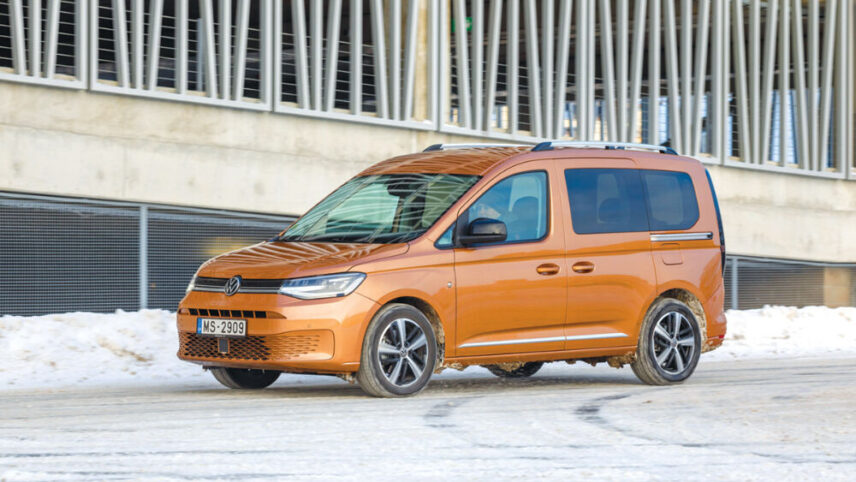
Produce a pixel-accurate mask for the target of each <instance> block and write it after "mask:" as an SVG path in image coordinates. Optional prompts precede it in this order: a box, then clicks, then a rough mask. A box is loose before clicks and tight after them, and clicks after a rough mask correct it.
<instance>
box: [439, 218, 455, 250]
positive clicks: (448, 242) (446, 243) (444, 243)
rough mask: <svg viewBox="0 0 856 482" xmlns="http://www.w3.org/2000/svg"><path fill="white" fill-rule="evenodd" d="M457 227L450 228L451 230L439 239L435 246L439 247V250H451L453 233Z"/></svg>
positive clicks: (453, 225)
mask: <svg viewBox="0 0 856 482" xmlns="http://www.w3.org/2000/svg"><path fill="white" fill-rule="evenodd" d="M455 226H456V225H455V224H452V225H451V226H449V229H447V230H446V232H445V233H443V235H442V236H440V239H438V240H437V242H436V243H434V246H437V247H438V248H451V247H452V233H453V232H454V231H455Z"/></svg>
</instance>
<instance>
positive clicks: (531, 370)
mask: <svg viewBox="0 0 856 482" xmlns="http://www.w3.org/2000/svg"><path fill="white" fill-rule="evenodd" d="M542 366H544V363H543V362H529V363H524V364H523V365H521V366H519V367H517V368H515V369H513V370H508V369H506V368H503V367H502V366H500V365H484V367H485V368H487V369H488V370H489V371H490V372H491V373H493V374H494V375H496V376H498V377H501V378H526V377H531V376H532V375H534V374H536V373H538V370H540V369H541V367H542Z"/></svg>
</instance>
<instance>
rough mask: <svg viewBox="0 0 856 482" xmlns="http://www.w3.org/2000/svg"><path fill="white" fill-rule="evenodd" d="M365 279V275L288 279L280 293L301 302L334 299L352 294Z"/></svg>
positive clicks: (347, 274)
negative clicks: (298, 299)
mask: <svg viewBox="0 0 856 482" xmlns="http://www.w3.org/2000/svg"><path fill="white" fill-rule="evenodd" d="M364 279H366V275H365V274H364V273H340V274H328V275H323V276H312V277H309V278H294V279H287V280H285V281H283V283H282V286H280V288H279V292H280V293H282V294H284V295H288V296H293V297H295V298H300V299H301V300H317V299H319V298H334V297H337V296H346V295H349V294H351V293H352V292H353V291H354V290H355V289H357V286H359V285H360V283H362V282H363V280H364Z"/></svg>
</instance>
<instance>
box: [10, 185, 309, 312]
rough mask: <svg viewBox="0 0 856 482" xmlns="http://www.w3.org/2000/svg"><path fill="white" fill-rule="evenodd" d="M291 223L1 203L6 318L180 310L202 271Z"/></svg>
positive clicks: (127, 206) (53, 201) (115, 207)
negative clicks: (213, 260) (187, 289)
mask: <svg viewBox="0 0 856 482" xmlns="http://www.w3.org/2000/svg"><path fill="white" fill-rule="evenodd" d="M141 213H142V214H141ZM143 218H145V219H143ZM291 221H293V218H291V217H287V216H266V215H257V214H251V213H239V212H224V211H207V210H198V209H192V210H190V209H182V208H177V207H164V206H146V209H142V206H141V205H135V204H132V203H102V202H95V201H86V200H76V199H60V198H45V197H35V196H22V195H17V194H7V193H0V273H2V276H0V315H4V314H13V315H41V314H46V313H60V312H68V311H91V312H111V311H114V310H116V309H124V310H137V309H139V308H141V307H148V308H164V309H170V310H174V309H175V308H176V306H177V305H178V302H179V301H180V300H181V298H182V297H183V296H184V289H185V287H186V286H187V283H188V281H189V280H190V278H191V277H192V276H193V273H194V272H195V271H196V269H197V268H198V267H199V265H200V264H202V262H204V261H205V260H206V259H209V258H211V257H213V256H216V255H218V254H221V253H224V252H226V251H230V250H232V249H237V248H240V247H243V246H247V245H250V244H254V243H257V242H260V241H264V240H266V239H270V238H271V237H272V236H273V235H275V234H276V233H278V232H279V231H281V230H282V229H283V228H284V227H285V226H287V225H288V224H289V223H290V222H291ZM141 254H143V256H142V257H141ZM141 259H146V260H147V261H146V263H145V265H144V266H141ZM141 275H142V276H141ZM141 282H145V289H141V286H140V285H141Z"/></svg>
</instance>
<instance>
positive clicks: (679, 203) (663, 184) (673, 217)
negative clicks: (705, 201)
mask: <svg viewBox="0 0 856 482" xmlns="http://www.w3.org/2000/svg"><path fill="white" fill-rule="evenodd" d="M641 175H642V182H643V184H645V191H646V193H647V194H648V214H649V215H650V217H651V230H652V231H660V230H663V231H666V230H673V229H689V228H691V227H693V225H694V224H695V223H696V221H698V201H697V200H696V194H695V188H693V180H692V178H690V176H689V174H687V173H685V172H673V171H649V170H642V171H641Z"/></svg>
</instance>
